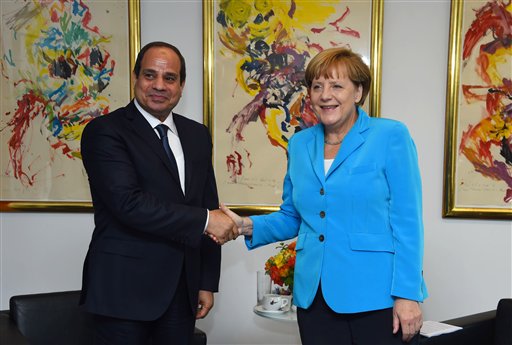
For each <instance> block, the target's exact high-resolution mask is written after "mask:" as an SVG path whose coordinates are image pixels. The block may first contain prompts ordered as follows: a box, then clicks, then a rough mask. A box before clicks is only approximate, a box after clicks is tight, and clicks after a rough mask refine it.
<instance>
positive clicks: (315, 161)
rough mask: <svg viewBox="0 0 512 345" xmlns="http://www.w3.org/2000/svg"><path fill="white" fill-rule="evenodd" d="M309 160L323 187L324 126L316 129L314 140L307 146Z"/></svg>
mask: <svg viewBox="0 0 512 345" xmlns="http://www.w3.org/2000/svg"><path fill="white" fill-rule="evenodd" d="M307 146H308V153H309V159H310V161H311V165H312V167H313V171H314V172H315V175H316V177H317V178H318V180H319V181H320V183H321V184H322V185H323V184H324V181H325V171H324V126H323V125H318V126H315V127H314V131H313V140H310V141H309V142H308V144H307Z"/></svg>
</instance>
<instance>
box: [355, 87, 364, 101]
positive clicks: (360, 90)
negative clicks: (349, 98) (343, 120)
mask: <svg viewBox="0 0 512 345" xmlns="http://www.w3.org/2000/svg"><path fill="white" fill-rule="evenodd" d="M361 98H363V85H358V86H357V92H356V97H355V100H354V101H355V103H359V102H361Z"/></svg>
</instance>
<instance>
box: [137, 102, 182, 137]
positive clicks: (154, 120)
mask: <svg viewBox="0 0 512 345" xmlns="http://www.w3.org/2000/svg"><path fill="white" fill-rule="evenodd" d="M133 102H134V104H135V107H136V108H137V110H138V111H140V113H141V114H142V116H144V118H145V119H146V121H147V122H149V124H150V126H151V128H155V127H156V126H158V125H159V124H161V123H163V124H164V125H166V126H167V127H169V129H170V130H171V132H173V133H174V134H175V135H178V131H177V129H176V124H175V123H174V116H173V113H172V111H171V113H170V114H169V116H167V118H166V119H165V121H164V122H160V120H158V119H157V118H156V117H154V116H153V115H151V114H150V113H148V112H147V111H146V110H144V109H143V108H142V107H141V106H140V104H139V102H137V99H135V98H134V99H133Z"/></svg>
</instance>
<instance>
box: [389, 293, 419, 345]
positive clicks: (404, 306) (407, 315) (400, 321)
mask: <svg viewBox="0 0 512 345" xmlns="http://www.w3.org/2000/svg"><path fill="white" fill-rule="evenodd" d="M422 324H423V316H422V314H421V309H420V304H419V303H418V302H416V301H411V300H408V299H404V298H397V299H396V300H395V304H394V306H393V334H396V333H397V332H398V330H399V329H400V328H401V329H402V339H403V341H405V342H409V341H410V340H411V339H412V338H413V337H414V336H415V335H416V334H417V333H418V332H419V331H420V329H421V325H422Z"/></svg>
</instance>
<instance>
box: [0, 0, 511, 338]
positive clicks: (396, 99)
mask: <svg viewBox="0 0 512 345" xmlns="http://www.w3.org/2000/svg"><path fill="white" fill-rule="evenodd" d="M449 11H450V3H449V1H447V0H444V1H419V0H408V1H389V0H388V1H386V3H385V6H384V23H385V24H384V40H383V47H384V48H383V66H382V67H383V75H382V79H383V85H382V114H383V116H384V117H390V118H395V119H398V120H401V121H403V122H405V123H406V124H407V126H408V127H409V129H410V131H411V133H412V135H413V137H414V139H415V142H416V145H417V147H418V151H419V157H420V165H421V171H422V177H423V190H424V217H425V265H424V266H425V267H424V274H425V278H426V280H427V284H428V287H429V292H430V298H429V299H427V300H426V302H425V303H424V306H423V309H424V312H425V318H426V319H433V320H443V319H447V318H452V317H457V316H461V315H464V314H468V313H474V312H480V311H484V310H489V309H493V308H495V306H496V303H497V301H498V299H499V298H502V297H511V296H512V273H511V271H512V254H511V252H512V236H511V233H512V226H511V223H510V222H507V221H493V220H464V219H443V218H441V204H442V186H443V154H444V119H445V114H444V111H445V90H446V61H447V53H448V32H449ZM141 16H142V18H141V23H142V43H143V44H144V43H147V42H149V41H152V40H167V41H170V42H172V43H174V44H176V45H177V46H178V47H179V48H180V49H181V50H182V52H183V54H184V55H185V58H186V59H187V64H188V65H187V73H188V77H187V85H186V89H185V94H184V97H183V99H182V102H181V104H180V105H179V107H178V108H177V111H178V112H181V113H183V114H186V115H189V116H190V117H192V118H194V119H196V120H198V121H202V73H203V60H202V28H201V2H200V1H165V2H164V1H146V0H142V14H141ZM0 217H1V218H0V251H1V253H0V309H7V308H8V300H9V297H10V296H12V295H15V294H22V293H35V292H43V291H57V290H68V289H79V288H80V282H81V267H82V260H83V258H84V255H85V252H86V250H87V246H88V243H89V238H90V235H91V232H92V227H93V219H92V215H91V214H69V213H50V214H38V213H0ZM273 253H275V250H274V248H273V246H267V247H266V248H262V249H258V250H256V251H254V252H251V253H248V252H247V251H246V250H245V247H244V245H243V243H242V241H241V239H239V240H237V241H236V242H232V243H229V244H227V245H226V246H225V247H224V249H223V265H222V280H221V293H219V294H217V295H216V305H215V308H214V310H213V311H212V313H211V314H210V316H209V317H208V318H207V319H206V320H201V321H200V322H199V326H200V327H201V328H202V329H204V330H205V331H206V332H207V333H208V339H209V343H210V344H258V343H259V344H296V343H299V337H298V330H297V326H296V325H295V324H290V323H285V322H276V321H270V320H267V319H263V318H260V317H258V316H255V315H254V314H253V313H252V307H253V305H254V302H255V298H256V291H255V288H256V283H255V279H256V278H255V272H256V270H258V269H262V265H263V263H264V261H265V260H266V258H267V257H268V256H269V255H271V254H273Z"/></svg>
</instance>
